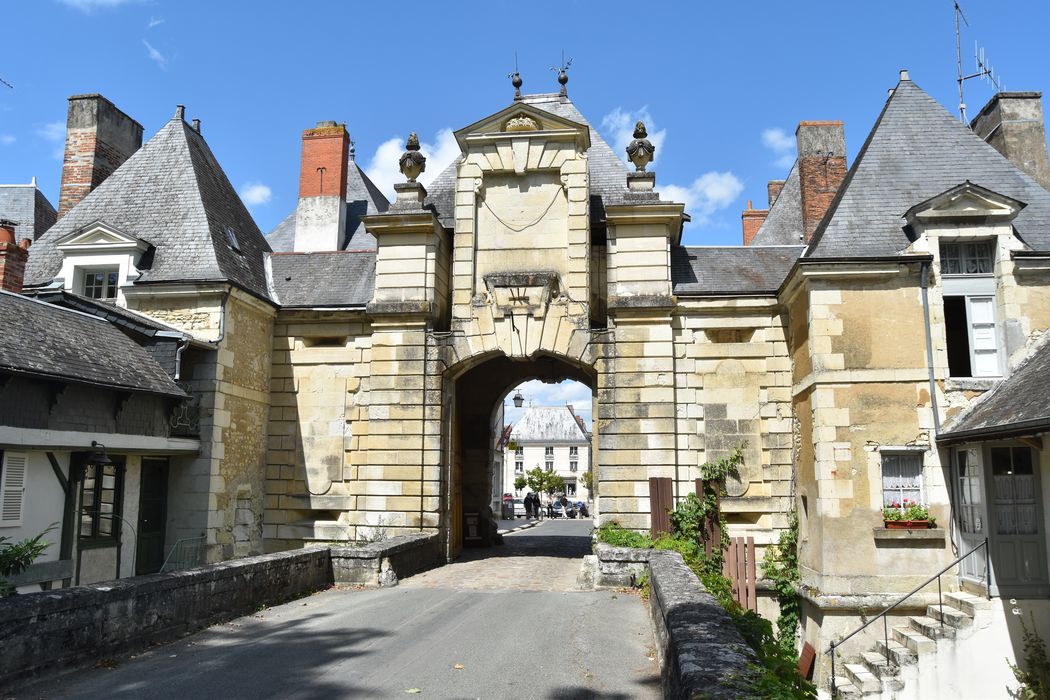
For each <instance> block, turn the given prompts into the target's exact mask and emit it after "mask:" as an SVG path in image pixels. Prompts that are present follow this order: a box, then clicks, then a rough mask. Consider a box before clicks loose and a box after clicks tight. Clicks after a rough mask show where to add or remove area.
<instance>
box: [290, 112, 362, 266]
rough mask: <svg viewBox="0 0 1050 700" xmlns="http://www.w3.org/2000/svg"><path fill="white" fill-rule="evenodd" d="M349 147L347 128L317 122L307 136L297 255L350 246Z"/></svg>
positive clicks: (298, 210) (297, 215) (301, 173)
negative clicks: (347, 209)
mask: <svg viewBox="0 0 1050 700" xmlns="http://www.w3.org/2000/svg"><path fill="white" fill-rule="evenodd" d="M349 147H350V136H349V135H348V134H347V133H346V125H345V124H336V123H335V122H330V121H328V122H317V126H316V127H314V128H313V129H307V130H306V131H304V132H303V158H302V166H301V168H300V170H299V205H298V206H297V207H296V209H295V245H294V249H295V252H297V253H309V252H314V251H322V250H340V249H342V247H343V244H344V243H345V242H346V241H344V240H343V238H344V236H345V230H346V173H347V168H348V159H349Z"/></svg>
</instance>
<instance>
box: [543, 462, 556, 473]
mask: <svg viewBox="0 0 1050 700" xmlns="http://www.w3.org/2000/svg"><path fill="white" fill-rule="evenodd" d="M543 466H544V467H546V469H547V471H549V472H552V471H554V462H547V463H546V464H544V465H543Z"/></svg>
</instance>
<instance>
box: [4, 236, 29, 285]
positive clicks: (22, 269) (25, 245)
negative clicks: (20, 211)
mask: <svg viewBox="0 0 1050 700" xmlns="http://www.w3.org/2000/svg"><path fill="white" fill-rule="evenodd" d="M15 226H16V224H15V222H14V221H8V220H7V219H0V289H3V290H4V291H5V292H14V293H15V294H21V293H22V282H23V280H24V279H25V273H26V261H27V260H28V259H29V239H28V238H24V239H22V245H21V246H17V245H15Z"/></svg>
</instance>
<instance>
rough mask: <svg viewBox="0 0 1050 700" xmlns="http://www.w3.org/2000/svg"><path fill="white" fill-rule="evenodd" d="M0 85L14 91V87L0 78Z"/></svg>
mask: <svg viewBox="0 0 1050 700" xmlns="http://www.w3.org/2000/svg"><path fill="white" fill-rule="evenodd" d="M0 84H3V85H6V86H7V87H9V88H11V89H12V90H14V89H15V86H14V85H12V84H11V83H9V82H7V81H6V80H4V79H3V78H0Z"/></svg>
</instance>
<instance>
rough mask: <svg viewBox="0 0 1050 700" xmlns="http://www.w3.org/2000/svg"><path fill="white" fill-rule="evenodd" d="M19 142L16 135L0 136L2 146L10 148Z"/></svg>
mask: <svg viewBox="0 0 1050 700" xmlns="http://www.w3.org/2000/svg"><path fill="white" fill-rule="evenodd" d="M17 140H18V139H16V138H15V136H14V134H0V146H10V145H11V144H12V143H14V142H15V141H17Z"/></svg>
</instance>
